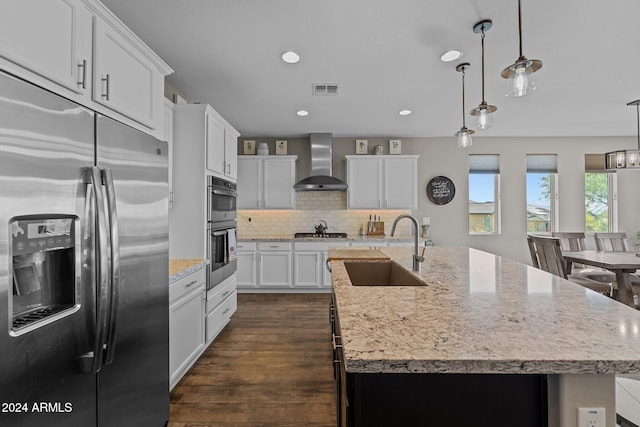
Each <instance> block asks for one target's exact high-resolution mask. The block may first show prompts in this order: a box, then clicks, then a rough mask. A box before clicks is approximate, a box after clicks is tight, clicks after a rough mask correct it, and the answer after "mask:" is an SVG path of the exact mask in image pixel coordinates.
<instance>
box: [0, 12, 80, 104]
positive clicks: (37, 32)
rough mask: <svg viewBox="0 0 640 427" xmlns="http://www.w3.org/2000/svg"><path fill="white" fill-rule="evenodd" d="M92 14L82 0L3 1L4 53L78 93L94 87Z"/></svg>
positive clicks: (0, 21)
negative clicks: (91, 81) (91, 80)
mask: <svg viewBox="0 0 640 427" xmlns="http://www.w3.org/2000/svg"><path fill="white" fill-rule="evenodd" d="M91 32H92V15H91V13H90V12H89V10H88V9H87V8H86V7H85V6H84V4H83V3H82V2H81V1H79V0H30V1H25V0H11V1H3V2H2V13H0V40H2V43H0V56H2V57H3V58H6V59H8V60H10V61H13V62H15V63H17V64H20V65H21V66H23V67H24V68H26V69H27V70H29V71H31V72H33V73H35V74H38V75H40V76H42V77H44V78H45V79H48V80H51V81H52V82H54V83H57V84H59V85H61V86H63V87H65V88H66V89H69V90H70V91H72V92H75V93H83V92H85V91H86V90H87V89H89V88H90V87H91V84H90V82H89V81H88V80H87V79H91V69H90V67H91V64H92V56H91V55H92V52H91V50H92V47H91V40H92V36H91Z"/></svg>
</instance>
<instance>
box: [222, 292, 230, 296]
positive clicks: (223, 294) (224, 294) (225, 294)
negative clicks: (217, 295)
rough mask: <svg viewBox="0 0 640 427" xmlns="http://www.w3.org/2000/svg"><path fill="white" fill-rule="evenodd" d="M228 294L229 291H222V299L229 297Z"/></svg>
mask: <svg viewBox="0 0 640 427" xmlns="http://www.w3.org/2000/svg"><path fill="white" fill-rule="evenodd" d="M229 292H231V291H224V292H223V293H222V296H223V297H226V296H227V295H229Z"/></svg>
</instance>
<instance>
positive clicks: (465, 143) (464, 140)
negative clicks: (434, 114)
mask: <svg viewBox="0 0 640 427" xmlns="http://www.w3.org/2000/svg"><path fill="white" fill-rule="evenodd" d="M472 133H473V131H472V130H470V129H467V128H465V127H462V128H461V129H460V130H459V131H458V132H456V136H457V137H458V148H467V147H471V145H472V144H473V141H472V140H471V134H472Z"/></svg>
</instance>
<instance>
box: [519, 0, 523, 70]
mask: <svg viewBox="0 0 640 427" xmlns="http://www.w3.org/2000/svg"><path fill="white" fill-rule="evenodd" d="M520 3H521V0H518V37H519V39H520V58H522V13H521V11H520V9H521V5H520Z"/></svg>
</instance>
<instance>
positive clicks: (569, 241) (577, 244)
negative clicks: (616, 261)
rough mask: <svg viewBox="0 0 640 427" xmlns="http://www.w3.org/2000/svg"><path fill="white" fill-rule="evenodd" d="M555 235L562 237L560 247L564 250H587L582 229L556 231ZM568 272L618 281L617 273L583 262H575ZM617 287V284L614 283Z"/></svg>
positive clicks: (600, 279) (604, 280)
mask: <svg viewBox="0 0 640 427" xmlns="http://www.w3.org/2000/svg"><path fill="white" fill-rule="evenodd" d="M551 235H552V236H553V237H557V238H559V239H560V248H561V249H562V250H563V251H586V250H587V245H586V243H585V234H584V233H583V232H582V231H569V232H567V231H554V232H553V233H551ZM567 274H571V275H577V276H583V277H586V278H588V279H592V280H597V281H598V282H605V283H614V282H615V281H616V275H615V273H613V272H611V271H607V270H603V269H601V268H595V267H585V266H584V265H582V264H576V263H574V264H573V268H572V269H571V271H567ZM613 286H614V287H615V285H613Z"/></svg>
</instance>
